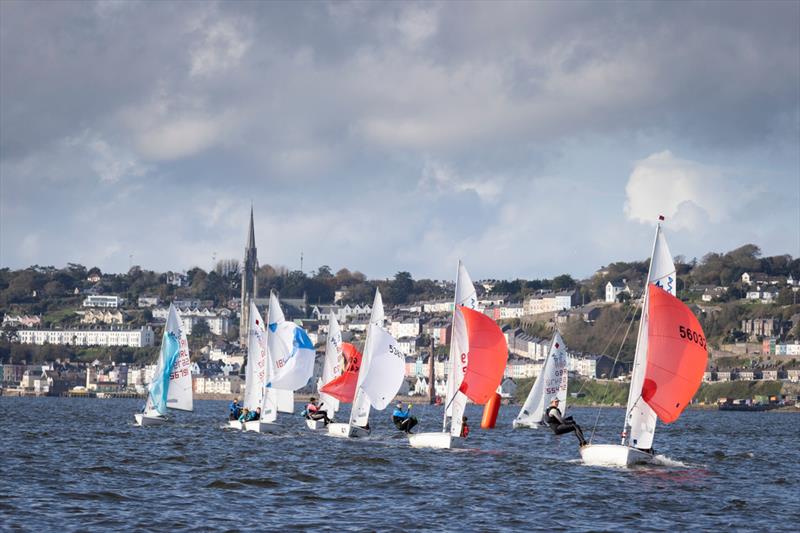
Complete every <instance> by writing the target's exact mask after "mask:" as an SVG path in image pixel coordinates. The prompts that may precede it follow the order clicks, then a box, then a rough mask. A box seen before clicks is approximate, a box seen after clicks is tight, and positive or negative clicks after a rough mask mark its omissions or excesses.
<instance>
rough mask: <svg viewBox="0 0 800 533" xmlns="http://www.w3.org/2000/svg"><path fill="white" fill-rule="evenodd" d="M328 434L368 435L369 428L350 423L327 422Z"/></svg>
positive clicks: (345, 435) (350, 436)
mask: <svg viewBox="0 0 800 533" xmlns="http://www.w3.org/2000/svg"><path fill="white" fill-rule="evenodd" d="M328 434H329V435H332V436H334V437H341V438H345V439H347V438H358V437H367V436H369V430H368V429H364V428H362V427H360V426H351V425H350V424H328Z"/></svg>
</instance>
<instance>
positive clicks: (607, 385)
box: [589, 306, 638, 444]
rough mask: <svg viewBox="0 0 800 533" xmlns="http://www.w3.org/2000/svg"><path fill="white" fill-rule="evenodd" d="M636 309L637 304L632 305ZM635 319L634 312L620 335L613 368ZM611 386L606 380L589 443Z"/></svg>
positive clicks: (609, 381)
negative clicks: (622, 334) (620, 338)
mask: <svg viewBox="0 0 800 533" xmlns="http://www.w3.org/2000/svg"><path fill="white" fill-rule="evenodd" d="M633 307H634V309H636V308H637V307H638V306H633ZM635 319H636V313H634V314H633V317H631V321H630V323H629V324H628V329H626V330H625V335H624V336H623V337H622V342H621V343H620V345H619V350H617V356H616V357H615V358H614V364H613V365H612V366H611V368H612V369H613V368H614V367H615V366H616V365H617V361H618V360H619V356H620V354H621V353H622V347H623V346H625V341H626V340H627V339H628V335H629V334H630V332H631V327H632V326H633V323H634V321H635ZM610 387H611V380H608V381H607V382H606V390H605V391H604V392H603V397H602V398H601V399H600V405H599V406H598V407H597V417H596V418H595V419H594V425H593V426H592V433H591V434H590V435H589V443H590V444H591V442H592V439H594V434H595V431H596V430H597V423H598V422H599V421H600V410H601V409H602V408H603V407H602V405H603V402H604V401H605V400H606V396H608V389H609V388H610Z"/></svg>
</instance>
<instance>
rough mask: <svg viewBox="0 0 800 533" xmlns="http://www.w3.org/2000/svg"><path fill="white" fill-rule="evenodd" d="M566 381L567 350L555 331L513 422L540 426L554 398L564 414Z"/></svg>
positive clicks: (565, 407)
mask: <svg viewBox="0 0 800 533" xmlns="http://www.w3.org/2000/svg"><path fill="white" fill-rule="evenodd" d="M568 381H569V380H568V371H567V350H566V346H564V339H562V338H561V335H560V334H559V333H558V331H556V332H555V334H554V335H553V341H552V342H551V343H550V351H549V352H548V354H547V358H546V359H545V361H544V364H543V365H542V370H541V372H540V373H539V375H538V376H537V377H536V381H535V382H534V383H533V387H531V391H530V393H528V398H527V399H526V400H525V404H524V405H523V406H522V409H521V410H520V412H519V414H518V415H517V418H516V419H515V422H516V423H519V424H524V425H528V426H534V425H537V424H540V423H541V422H542V418H543V417H544V411H545V409H546V408H547V406H548V405H550V402H551V401H553V400H554V399H556V398H557V399H558V401H559V407H560V409H561V412H562V413H565V412H566V409H567V384H568Z"/></svg>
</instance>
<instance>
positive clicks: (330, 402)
mask: <svg viewBox="0 0 800 533" xmlns="http://www.w3.org/2000/svg"><path fill="white" fill-rule="evenodd" d="M341 360H342V331H341V329H339V322H338V321H337V320H336V315H334V314H333V312H331V317H330V320H329V321H328V339H327V341H326V342H325V363H324V364H323V366H322V375H321V376H320V378H319V380H318V381H317V389H318V390H319V392H320V394H319V399H320V402H321V403H322V409H323V410H324V411H325V412H326V413H327V415H328V418H330V419H332V418H333V415H334V414H336V411H338V410H339V399H338V398H337V397H336V396H333V395H331V394H329V393H327V392H325V391H324V390H322V389H323V387H324V386H325V385H326V384H328V383H330V382H331V381H333V380H334V379H336V378H337V377H338V376H339V374H340V373H341V371H342V369H343V368H342V363H341ZM350 401H352V399H351V400H350Z"/></svg>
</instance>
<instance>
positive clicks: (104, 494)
mask: <svg viewBox="0 0 800 533" xmlns="http://www.w3.org/2000/svg"><path fill="white" fill-rule="evenodd" d="M59 496H62V497H64V498H66V499H72V500H89V501H114V502H121V501H125V500H127V499H128V498H127V497H126V496H123V495H122V494H118V493H116V492H111V491H100V492H61V493H59Z"/></svg>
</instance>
